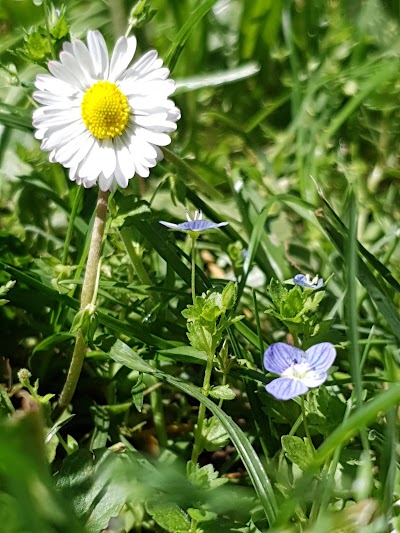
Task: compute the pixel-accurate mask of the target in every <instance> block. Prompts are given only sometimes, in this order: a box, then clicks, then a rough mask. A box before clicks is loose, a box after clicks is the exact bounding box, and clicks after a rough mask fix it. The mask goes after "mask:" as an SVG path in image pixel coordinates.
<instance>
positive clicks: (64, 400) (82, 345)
mask: <svg viewBox="0 0 400 533" xmlns="http://www.w3.org/2000/svg"><path fill="white" fill-rule="evenodd" d="M107 200H108V192H103V191H101V190H100V189H99V195H98V198H97V205H96V217H95V220H94V225H93V232H92V238H91V242H90V250H89V255H88V261H87V267H86V271H85V277H84V279H83V285H82V293H81V303H80V311H84V310H85V309H86V307H87V306H88V305H89V304H91V303H94V302H93V299H94V295H95V293H96V290H97V286H98V281H97V278H98V272H99V263H100V255H101V247H102V243H103V235H104V229H105V225H106V218H107ZM86 348H87V346H86V340H85V338H84V334H83V332H82V329H79V330H78V334H77V337H76V343H75V348H74V352H73V354H72V360H71V364H70V367H69V370H68V375H67V379H66V381H65V384H64V387H63V390H62V391H61V394H60V398H59V400H58V403H57V405H56V407H55V409H54V412H53V420H56V419H57V418H58V417H59V416H60V415H61V414H62V413H63V412H64V411H65V409H66V408H67V407H68V405H69V403H70V401H71V400H72V397H73V395H74V393H75V389H76V386H77V383H78V380H79V376H80V374H81V370H82V366H83V362H84V360H85V355H86Z"/></svg>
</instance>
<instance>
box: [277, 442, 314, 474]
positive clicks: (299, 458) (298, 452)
mask: <svg viewBox="0 0 400 533" xmlns="http://www.w3.org/2000/svg"><path fill="white" fill-rule="evenodd" d="M281 442H282V448H283V451H284V452H285V454H286V457H288V459H290V460H291V461H292V463H294V464H295V465H297V466H298V467H299V468H301V469H302V470H306V469H307V467H308V466H309V465H310V463H311V461H312V459H313V452H312V448H311V445H310V443H309V442H308V439H307V437H304V440H303V439H301V438H300V437H295V436H290V435H284V436H283V437H282V438H281Z"/></svg>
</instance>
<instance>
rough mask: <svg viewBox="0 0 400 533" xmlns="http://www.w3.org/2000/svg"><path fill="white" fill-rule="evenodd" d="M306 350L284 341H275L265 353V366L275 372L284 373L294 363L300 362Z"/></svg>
mask: <svg viewBox="0 0 400 533" xmlns="http://www.w3.org/2000/svg"><path fill="white" fill-rule="evenodd" d="M303 358H304V352H303V351H302V350H300V349H299V348H295V347H294V346H291V345H290V344H285V343H284V342H275V343H274V344H271V346H270V347H269V348H268V349H267V350H266V351H265V353H264V367H265V368H266V370H268V371H269V372H273V373H274V374H282V373H283V372H284V371H285V370H287V369H288V368H290V367H291V366H292V365H293V364H296V363H300V362H301V361H302V360H303Z"/></svg>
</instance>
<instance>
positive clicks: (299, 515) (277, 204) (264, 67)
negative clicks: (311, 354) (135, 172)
mask: <svg viewBox="0 0 400 533" xmlns="http://www.w3.org/2000/svg"><path fill="white" fill-rule="evenodd" d="M0 4H1V6H0V35H1V39H0V101H1V103H0V124H1V127H0V227H1V231H0V315H1V316H0V320H1V341H2V342H1V353H0V378H1V379H0V425H1V427H0V520H1V524H2V527H3V529H4V531H5V533H9V532H10V533H19V532H20V531H40V532H43V533H53V532H54V531H58V532H60V533H62V532H65V533H67V532H68V533H69V532H71V531H73V532H74V533H75V532H76V533H79V532H80V531H82V532H83V531H84V530H85V531H96V532H97V531H100V530H107V531H126V532H130V533H137V532H138V531H142V532H143V533H145V532H153V531H154V532H155V531H157V532H161V531H173V532H175V533H178V532H179V531H180V532H185V533H188V532H189V531H190V532H192V533H217V532H219V531H221V532H224V533H227V532H228V533H229V532H232V533H233V532H242V533H264V532H266V531H269V530H270V529H271V528H273V530H274V531H276V532H277V533H279V532H282V533H283V532H286V531H289V530H293V531H294V530H297V529H299V528H300V529H302V530H303V529H304V530H307V531H318V532H319V531H346V532H348V533H352V532H354V533H358V532H359V531H364V530H365V531H368V532H372V531H374V532H375V531H376V532H378V531H379V532H380V531H385V530H386V529H388V528H389V529H393V530H394V529H396V528H397V529H399V510H398V507H397V505H396V502H397V501H398V500H399V499H400V484H399V479H400V476H399V471H398V462H399V461H398V432H399V422H398V413H397V411H396V405H398V402H399V399H400V392H399V385H398V383H397V382H398V381H399V377H400V372H399V353H400V352H399V339H400V314H399V311H398V310H399V303H400V284H399V280H398V275H397V273H398V272H399V267H400V253H399V229H398V220H399V216H400V210H399V205H400V193H399V190H400V189H399V187H398V180H399V177H400V169H399V157H398V137H399V131H400V113H399V109H400V92H399V83H398V72H399V67H400V45H399V39H398V35H399V29H400V24H399V16H400V12H399V8H398V5H397V4H396V3H395V2H390V1H385V2H383V1H381V0H369V1H368V2H346V1H344V0H340V1H338V2H333V3H332V2H331V3H328V2H325V3H324V2H320V1H319V2H282V1H280V0H276V1H266V0H254V1H253V2H244V1H243V0H230V1H229V2H216V1H215V0H205V1H202V2H196V1H195V0H182V1H181V2H167V1H166V0H157V2H149V1H146V0H139V1H137V2H133V3H130V4H129V3H127V2H119V3H118V2H111V1H110V2H103V1H101V0H93V1H90V2H89V1H86V0H84V1H83V2H77V1H75V0H73V1H70V2H66V3H65V8H64V7H62V6H57V8H59V10H58V9H57V10H56V9H55V6H54V5H51V4H50V3H46V2H41V1H40V0H35V1H34V2H33V1H32V0H20V1H15V0H3V1H2V2H0ZM117 4H118V5H117ZM128 4H129V5H128ZM45 15H46V19H47V20H46V19H45ZM88 28H91V29H96V28H99V29H101V30H102V31H103V33H104V34H105V38H106V40H107V44H108V46H109V49H110V50H111V48H112V46H113V45H114V43H115V41H116V39H117V38H118V36H119V35H121V34H124V33H125V32H126V31H127V30H128V34H135V35H136V37H137V39H138V56H137V57H139V55H140V54H142V53H144V52H145V51H146V50H148V49H157V51H158V53H159V56H160V57H161V58H163V59H164V62H165V64H166V65H167V66H168V67H169V68H170V69H171V71H172V73H173V77H174V79H175V80H176V82H177V91H176V93H175V94H174V95H173V96H172V97H171V98H172V99H173V100H174V101H175V103H176V104H177V106H178V107H179V108H180V110H181V112H182V118H181V120H180V121H179V122H178V124H177V132H176V133H174V134H173V138H172V144H171V148H170V149H169V148H163V152H164V156H165V160H164V161H163V162H160V163H158V164H157V166H155V167H154V168H153V169H152V172H151V176H150V177H149V179H148V180H141V179H140V178H137V179H136V178H134V179H133V180H131V182H130V185H129V187H128V188H127V189H124V190H117V191H116V192H115V193H114V195H113V197H112V200H110V203H109V207H110V209H109V211H110V213H109V219H108V226H107V236H106V239H105V241H104V243H103V250H102V264H101V269H100V272H99V286H98V295H97V300H96V303H95V306H93V307H89V308H88V309H84V310H83V311H79V309H80V302H79V293H80V289H81V286H82V281H83V274H84V270H85V267H86V262H87V254H88V248H89V243H90V234H91V228H92V225H93V209H94V205H95V198H96V188H93V189H90V190H83V189H79V188H78V187H77V186H76V184H75V183H73V182H70V180H69V179H68V174H67V172H66V171H65V169H63V168H62V167H61V166H60V165H56V164H51V163H49V162H48V154H44V153H42V152H41V151H40V149H39V143H38V142H37V140H35V139H34V138H33V134H32V132H33V128H32V110H33V105H34V104H33V102H32V98H31V96H32V92H33V91H34V83H33V82H34V78H35V75H36V74H37V73H39V72H43V71H44V70H43V67H46V63H47V62H48V61H49V60H50V59H57V58H58V56H59V52H60V51H61V49H62V46H63V43H64V42H65V41H68V40H70V39H74V38H83V39H84V38H85V34H86V32H87V29H88ZM311 176H312V178H311ZM185 207H187V208H189V210H190V211H192V210H193V209H201V210H202V211H203V213H204V215H205V217H206V218H207V219H209V220H212V221H213V222H222V221H228V222H229V225H228V226H225V227H223V228H221V230H219V231H218V232H210V233H209V234H205V235H202V236H201V238H199V239H198V241H197V246H198V247H197V252H198V261H197V266H196V269H195V288H196V298H195V300H194V302H192V301H191V294H190V288H191V281H192V279H191V274H192V272H191V263H190V257H189V256H190V242H188V241H189V239H188V241H187V240H186V236H185V235H184V234H180V233H175V232H168V231H166V229H165V228H163V227H162V226H161V225H160V224H159V221H160V220H180V219H181V218H182V213H183V209H184V208H185ZM298 272H303V273H309V274H310V275H311V276H314V275H316V274H318V275H319V276H320V277H321V276H322V277H323V278H324V279H325V280H327V279H329V277H330V276H331V274H332V273H334V276H333V277H332V278H331V279H330V281H329V283H328V284H326V283H325V285H324V289H323V290H316V291H307V290H304V289H303V288H301V287H298V286H293V285H292V282H291V279H292V278H293V277H294V275H295V274H297V273H298ZM230 280H232V281H230ZM265 310H266V312H264V311H265ZM78 329H84V334H85V336H86V337H87V340H88V349H87V353H86V358H85V361H84V365H83V370H82V373H81V378H80V381H79V383H78V387H77V389H76V391H75V395H74V398H73V401H72V403H71V406H70V407H69V412H68V413H67V414H66V415H65V417H64V418H61V419H60V420H58V421H54V422H53V421H51V420H50V412H51V407H53V405H54V403H55V401H56V399H57V397H58V395H59V393H60V391H61V389H62V386H63V384H64V380H65V376H66V374H67V372H68V367H69V362H70V359H71V354H72V351H73V344H74V340H75V332H76V331H77V330H78ZM276 341H282V342H292V341H293V342H294V343H297V344H298V345H300V346H301V348H302V349H303V350H306V349H307V348H309V347H310V346H312V345H314V344H316V343H318V342H324V341H329V342H332V343H334V344H335V347H336V349H337V357H336V360H335V363H334V367H333V369H332V373H331V374H330V375H329V377H328V379H327V381H326V383H325V385H324V386H322V387H319V388H317V389H313V390H311V392H310V393H309V394H308V395H307V397H305V398H304V400H305V401H304V405H305V411H306V415H307V418H306V420H307V422H308V430H309V435H307V434H306V431H305V429H304V425H303V423H302V415H301V409H300V402H299V401H298V400H297V399H295V400H294V401H290V402H282V401H278V400H276V399H275V398H273V397H272V396H270V395H268V394H267V393H266V391H265V385H266V384H267V383H268V382H269V380H270V378H269V377H267V376H266V375H265V372H264V370H263V367H262V355H263V352H264V350H265V348H266V347H267V346H268V345H270V344H271V343H273V342H276ZM210 359H212V361H211V362H212V364H213V369H212V373H211V386H210V388H209V390H203V389H202V387H203V378H204V370H205V367H206V363H207V362H208V361H210ZM26 369H29V373H31V374H32V377H28V376H27V374H26V373H24V370H25V371H26ZM21 370H22V374H21ZM39 384H40V386H39ZM199 403H200V404H201V405H203V406H204V408H205V409H207V411H209V413H207V414H206V417H205V421H204V425H203V428H202V435H201V436H202V440H203V442H202V444H203V448H204V452H203V453H202V454H201V455H200V458H199V464H194V463H193V462H192V461H188V459H189V458H190V455H191V451H192V446H193V440H194V436H193V433H194V428H195V424H196V418H197V411H198V404H199ZM207 417H208V418H207ZM310 438H311V441H312V443H311V442H310V440H309V439H310ZM314 448H315V450H316V451H315V454H314V452H313V449H314Z"/></svg>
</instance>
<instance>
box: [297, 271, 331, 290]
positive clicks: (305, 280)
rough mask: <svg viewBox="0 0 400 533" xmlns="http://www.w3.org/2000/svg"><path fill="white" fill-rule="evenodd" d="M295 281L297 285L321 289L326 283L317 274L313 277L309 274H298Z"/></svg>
mask: <svg viewBox="0 0 400 533" xmlns="http://www.w3.org/2000/svg"><path fill="white" fill-rule="evenodd" d="M293 281H294V282H295V283H296V285H301V287H306V288H307V289H320V288H321V287H322V286H323V285H324V280H323V279H322V278H318V276H315V277H314V278H312V279H311V277H310V275H309V274H306V275H304V274H297V276H295V277H294V278H293Z"/></svg>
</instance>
